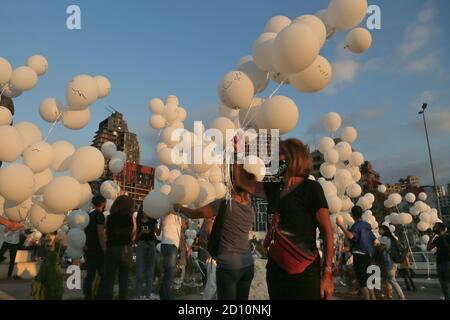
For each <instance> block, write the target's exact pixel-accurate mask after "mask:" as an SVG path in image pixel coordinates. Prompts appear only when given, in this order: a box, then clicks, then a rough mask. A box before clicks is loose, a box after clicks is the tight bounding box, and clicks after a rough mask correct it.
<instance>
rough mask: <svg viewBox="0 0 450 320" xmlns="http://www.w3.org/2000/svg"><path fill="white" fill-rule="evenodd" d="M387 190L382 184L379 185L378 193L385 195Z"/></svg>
mask: <svg viewBox="0 0 450 320" xmlns="http://www.w3.org/2000/svg"><path fill="white" fill-rule="evenodd" d="M386 190H387V188H386V186H385V185H383V184H382V185H379V186H378V192H379V193H385V192H386Z"/></svg>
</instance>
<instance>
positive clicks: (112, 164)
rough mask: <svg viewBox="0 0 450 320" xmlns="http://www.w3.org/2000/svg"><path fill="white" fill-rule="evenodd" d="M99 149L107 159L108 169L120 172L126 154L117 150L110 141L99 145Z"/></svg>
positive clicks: (125, 160)
mask: <svg viewBox="0 0 450 320" xmlns="http://www.w3.org/2000/svg"><path fill="white" fill-rule="evenodd" d="M101 150H102V153H103V156H104V157H105V159H108V160H109V163H108V169H109V171H110V172H111V173H120V172H122V170H123V168H124V166H125V163H126V162H127V155H126V154H125V153H124V152H123V151H119V150H117V146H116V145H115V144H114V143H113V142H111V141H107V142H105V143H103V144H102V146H101ZM105 198H107V197H105ZM107 199H108V198H107Z"/></svg>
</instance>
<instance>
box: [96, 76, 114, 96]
mask: <svg viewBox="0 0 450 320" xmlns="http://www.w3.org/2000/svg"><path fill="white" fill-rule="evenodd" d="M94 80H95V82H96V83H97V92H98V97H97V98H98V99H102V98H104V97H106V96H107V95H108V94H109V93H110V92H111V82H110V81H109V79H108V78H106V77H105V76H96V77H94Z"/></svg>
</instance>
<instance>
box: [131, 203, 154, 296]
mask: <svg viewBox="0 0 450 320" xmlns="http://www.w3.org/2000/svg"><path fill="white" fill-rule="evenodd" d="M136 226H137V232H136V233H137V235H136V243H137V251H136V283H135V297H136V299H149V300H150V299H151V294H152V288H153V276H154V273H155V262H156V260H155V258H156V235H157V234H158V235H159V233H160V230H159V228H158V221H157V220H155V219H152V218H150V217H148V216H147V215H146V214H145V213H144V211H143V206H142V205H141V206H140V207H139V210H138V214H137V219H136ZM144 274H147V278H146V280H145V282H146V291H145V293H146V294H145V295H144V296H143V295H142V282H143V279H144Z"/></svg>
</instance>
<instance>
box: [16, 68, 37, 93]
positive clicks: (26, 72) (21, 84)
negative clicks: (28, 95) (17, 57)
mask: <svg viewBox="0 0 450 320" xmlns="http://www.w3.org/2000/svg"><path fill="white" fill-rule="evenodd" d="M37 81H38V76H37V74H36V72H35V71H34V70H33V69H31V68H30V67H27V66H22V67H19V68H17V69H15V70H14V71H13V73H12V74H11V78H10V79H9V83H10V85H11V86H12V88H14V89H15V90H18V91H28V90H31V89H33V88H34V86H35V85H36V84H37Z"/></svg>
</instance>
